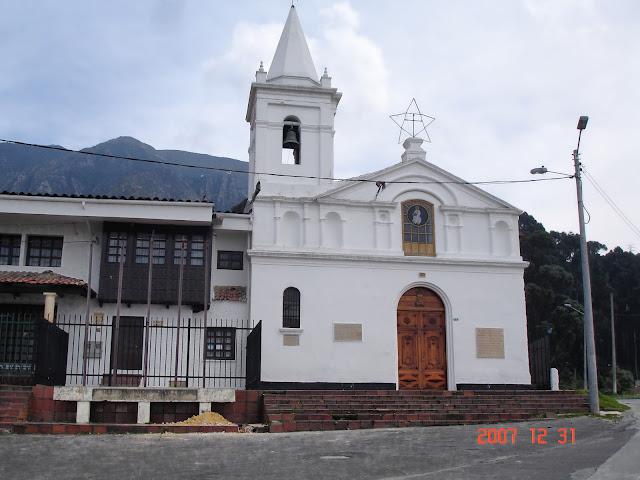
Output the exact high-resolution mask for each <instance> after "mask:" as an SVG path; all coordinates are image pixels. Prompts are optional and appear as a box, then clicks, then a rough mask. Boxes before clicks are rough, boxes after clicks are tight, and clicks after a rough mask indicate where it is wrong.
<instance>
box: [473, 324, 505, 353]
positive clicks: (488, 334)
mask: <svg viewBox="0 0 640 480" xmlns="http://www.w3.org/2000/svg"><path fill="white" fill-rule="evenodd" d="M476 357H477V358H504V330H503V329H502V328H476Z"/></svg>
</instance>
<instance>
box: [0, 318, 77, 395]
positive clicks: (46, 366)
mask: <svg viewBox="0 0 640 480" xmlns="http://www.w3.org/2000/svg"><path fill="white" fill-rule="evenodd" d="M68 344H69V335H68V334H67V333H66V332H65V331H63V330H62V329H60V328H58V327H57V326H55V325H53V324H52V323H50V322H48V321H47V320H45V319H43V318H40V317H32V316H31V315H24V314H16V313H11V314H0V383H10V384H18V385H35V384H40V385H64V384H65V372H66V366H67V363H66V362H67V348H68Z"/></svg>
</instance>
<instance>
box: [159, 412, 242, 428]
mask: <svg viewBox="0 0 640 480" xmlns="http://www.w3.org/2000/svg"><path fill="white" fill-rule="evenodd" d="M171 425H235V423H233V422H230V421H229V420H227V419H226V418H224V417H223V416H222V415H220V414H219V413H216V412H205V413H201V414H200V415H195V416H193V417H191V418H187V419H186V420H184V421H183V422H176V423H172V424H171Z"/></svg>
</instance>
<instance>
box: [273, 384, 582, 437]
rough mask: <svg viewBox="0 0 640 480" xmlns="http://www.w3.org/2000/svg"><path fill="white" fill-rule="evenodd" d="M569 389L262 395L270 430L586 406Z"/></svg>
mask: <svg viewBox="0 0 640 480" xmlns="http://www.w3.org/2000/svg"><path fill="white" fill-rule="evenodd" d="M588 409H589V407H588V399H587V397H586V396H585V395H575V394H574V393H573V392H534V393H532V392H515V391H482V392H480V391H463V392H431V391H430V392H405V391H402V392H398V391H381V392H372V391H344V392H342V391H340V392H336V391H287V392H273V393H272V392H267V393H265V394H264V412H265V419H266V420H267V421H268V422H269V423H270V428H271V431H273V432H278V431H304V430H340V429H354V428H380V427H386V428H391V427H409V426H431V425H457V424H468V423H490V422H499V421H519V420H526V419H529V418H531V417H532V416H536V415H545V414H547V413H580V412H586V411H588Z"/></svg>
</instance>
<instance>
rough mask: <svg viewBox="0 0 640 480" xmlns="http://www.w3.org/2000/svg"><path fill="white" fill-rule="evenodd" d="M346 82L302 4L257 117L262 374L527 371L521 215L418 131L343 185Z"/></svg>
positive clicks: (414, 384) (475, 379) (509, 379)
mask: <svg viewBox="0 0 640 480" xmlns="http://www.w3.org/2000/svg"><path fill="white" fill-rule="evenodd" d="M341 95H342V94H341V93H340V92H338V91H337V89H335V88H333V87H332V85H331V78H329V77H328V76H327V75H326V73H325V75H323V76H322V77H321V78H318V76H317V73H316V68H315V66H314V63H313V60H312V58H311V55H310V53H309V49H308V47H307V43H306V40H305V37H304V34H303V32H302V28H301V26H300V22H299V19H298V16H297V14H296V9H295V7H292V8H291V10H290V13H289V17H288V19H287V22H286V25H285V27H284V31H283V33H282V37H281V38H280V42H279V44H278V47H277V50H276V53H275V55H274V58H273V61H272V62H271V67H270V68H269V71H268V72H265V71H262V69H261V70H259V71H258V72H257V73H256V81H255V82H254V83H253V84H252V85H251V93H250V96H249V105H248V108H247V117H246V119H247V121H248V122H249V123H250V125H251V137H250V147H249V162H250V163H249V171H250V172H267V173H268V174H262V173H254V174H252V175H250V178H249V191H250V192H252V191H253V190H254V187H255V185H256V183H257V182H258V181H259V182H260V186H261V191H260V193H259V194H258V195H257V197H256V198H255V201H254V203H253V231H252V234H251V246H250V249H249V251H248V252H247V255H248V256H249V258H250V264H251V268H250V272H249V275H250V297H249V298H250V300H249V312H250V316H251V317H253V318H258V317H259V318H261V319H262V321H263V329H262V366H261V382H263V384H265V385H266V386H269V387H277V386H297V385H300V386H304V385H305V384H309V383H312V384H318V385H322V384H326V385H340V386H347V385H349V386H351V385H353V386H354V387H356V388H357V387H360V388H382V387H389V388H394V389H395V388H400V389H415V388H418V389H429V388H436V389H452V390H455V389H456V388H457V387H458V386H460V385H464V384H467V385H478V384H511V385H513V384H519V385H521V384H529V383H530V375H529V364H528V353H527V330H526V315H525V300H524V283H523V270H524V268H525V267H526V263H525V262H523V261H522V258H521V257H520V254H519V243H518V216H519V214H520V213H521V212H520V211H519V210H517V209H516V208H514V207H513V206H511V205H509V204H507V203H505V202H504V201H502V200H500V199H498V198H496V197H494V196H492V195H490V194H488V193H486V192H484V191H482V190H480V189H478V188H476V187H474V186H470V185H465V184H464V182H463V181H462V180H461V179H459V178H457V177H455V176H453V175H451V174H449V173H447V172H445V171H444V170H442V169H440V168H438V167H437V166H436V165H434V164H432V163H430V162H428V161H427V160H426V154H425V151H424V150H423V149H422V147H421V144H422V142H423V141H422V140H421V139H419V138H409V139H408V140H406V141H405V142H404V148H405V152H404V153H403V154H402V157H401V159H400V162H399V163H396V162H395V161H393V160H391V159H390V161H389V163H390V164H392V165H390V166H389V167H388V168H386V169H384V170H381V171H377V172H373V173H370V174H367V175H363V176H361V177H359V178H357V179H354V181H353V182H343V183H340V184H339V185H336V184H335V183H334V182H332V181H331V180H329V179H330V178H332V177H333V172H334V148H333V137H334V117H335V115H336V114H337V110H338V105H339V102H340V98H341ZM290 132H293V133H294V134H295V135H291V133H290ZM292 137H294V138H295V139H296V140H297V141H298V144H295V143H293V144H291V145H288V144H287V143H286V140H287V138H292ZM287 147H289V148H287ZM289 151H292V154H291V155H290V156H289V155H288V154H289ZM290 158H291V159H292V160H293V161H291V160H290ZM338 161H339V160H338ZM272 173H275V174H280V175H282V176H273V175H269V174H272ZM375 182H385V185H386V188H385V189H384V190H381V192H380V194H379V195H378V196H377V198H375V199H374V198H373V197H374V192H375V191H376V189H375V187H374V185H375ZM314 386H315V385H314ZM351 388H353V387H351Z"/></svg>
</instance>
